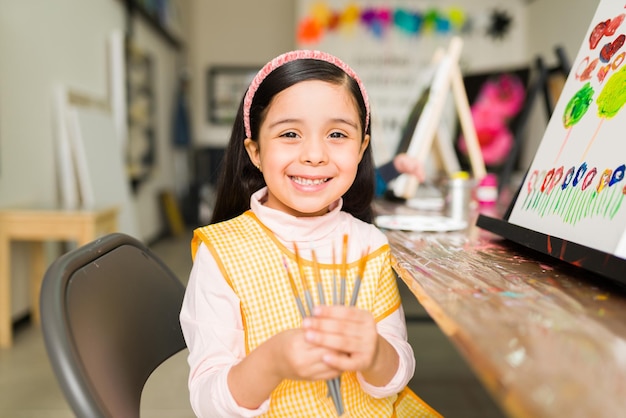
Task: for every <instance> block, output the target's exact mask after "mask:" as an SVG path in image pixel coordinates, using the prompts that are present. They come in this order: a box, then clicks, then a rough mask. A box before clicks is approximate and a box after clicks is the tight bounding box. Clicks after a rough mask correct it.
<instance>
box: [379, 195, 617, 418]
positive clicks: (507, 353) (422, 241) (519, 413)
mask: <svg viewBox="0 0 626 418" xmlns="http://www.w3.org/2000/svg"><path fill="white" fill-rule="evenodd" d="M410 212H411V209H409V208H406V207H404V206H401V205H397V204H385V203H383V204H381V203H380V202H379V203H378V204H377V213H379V214H389V213H404V214H406V213H410ZM385 233H386V234H387V237H388V238H389V242H390V245H391V249H392V255H393V257H392V263H393V265H394V269H395V270H396V271H397V273H398V275H399V276H400V277H401V278H402V280H403V281H404V282H405V283H406V284H407V285H408V287H409V288H410V289H411V290H412V292H413V294H414V295H415V296H416V297H417V299H418V300H419V302H420V303H421V304H422V305H423V306H424V308H425V309H426V310H427V312H428V313H429V315H430V316H431V317H432V318H433V319H434V320H435V322H436V323H437V324H438V326H439V327H440V328H441V329H442V331H443V332H444V333H445V334H446V335H447V336H448V338H450V340H451V341H452V342H453V343H454V344H455V345H456V347H457V348H458V349H459V351H460V352H461V354H462V355H463V356H464V358H465V359H466V361H467V362H468V364H469V365H470V366H471V368H472V369H473V370H474V372H475V373H476V374H477V376H478V377H479V379H480V380H481V381H482V382H483V384H484V385H485V386H486V388H487V389H488V391H489V392H490V393H491V394H492V396H493V397H494V399H495V400H496V402H498V404H499V405H500V407H501V408H502V410H503V411H504V412H505V413H506V414H507V415H508V416H511V417H533V418H537V417H559V418H561V417H620V416H621V417H623V416H626V289H625V288H624V287H620V286H617V285H613V284H612V283H611V282H608V281H607V280H604V279H602V278H600V277H595V276H593V275H592V274H590V273H588V272H586V271H584V270H581V269H577V268H575V267H573V266H570V265H568V264H565V263H562V262H560V261H558V260H555V259H552V258H549V257H547V256H543V255H541V254H539V253H535V252H533V251H531V250H528V249H526V248H523V247H520V246H516V245H515V244H512V243H510V242H509V241H506V240H503V239H501V238H499V237H497V236H495V235H493V234H491V233H489V232H487V231H484V230H482V229H480V228H478V227H476V226H475V225H474V222H473V216H472V215H470V221H469V226H468V228H467V229H465V230H463V231H457V232H443V233H442V232H436V233H434V232H432V233H426V232H405V231H390V230H387V231H385ZM624 274H626V272H624Z"/></svg>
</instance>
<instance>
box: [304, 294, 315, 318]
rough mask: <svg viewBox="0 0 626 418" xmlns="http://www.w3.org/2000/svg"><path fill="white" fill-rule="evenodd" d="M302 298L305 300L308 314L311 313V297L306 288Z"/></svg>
mask: <svg viewBox="0 0 626 418" xmlns="http://www.w3.org/2000/svg"><path fill="white" fill-rule="evenodd" d="M304 300H305V301H306V306H307V308H309V315H313V298H312V297H311V292H309V290H308V289H305V290H304Z"/></svg>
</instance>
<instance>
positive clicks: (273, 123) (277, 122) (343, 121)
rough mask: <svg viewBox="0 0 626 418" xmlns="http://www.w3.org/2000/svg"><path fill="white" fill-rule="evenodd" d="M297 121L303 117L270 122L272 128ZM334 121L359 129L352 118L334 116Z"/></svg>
mask: <svg viewBox="0 0 626 418" xmlns="http://www.w3.org/2000/svg"><path fill="white" fill-rule="evenodd" d="M297 122H301V119H296V118H287V119H279V120H277V121H275V122H272V123H270V124H269V127H270V128H274V127H276V126H278V125H284V124H290V123H297ZM331 122H332V123H340V124H345V125H349V126H351V127H353V128H354V129H358V128H359V125H358V124H357V123H356V122H355V121H353V120H351V119H344V118H333V119H331Z"/></svg>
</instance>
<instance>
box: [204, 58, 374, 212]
mask: <svg viewBox="0 0 626 418" xmlns="http://www.w3.org/2000/svg"><path fill="white" fill-rule="evenodd" d="M306 80H320V81H325V82H329V83H332V84H336V85H345V86H346V87H347V88H348V90H349V91H350V93H351V94H352V96H353V98H354V100H355V103H356V104H357V108H358V112H359V118H360V120H361V126H365V115H366V110H365V102H364V100H363V96H362V94H361V90H360V89H359V86H358V84H357V83H356V81H355V80H354V79H353V78H351V77H350V76H348V75H347V74H346V73H345V72H344V71H343V70H341V69H340V68H339V67H337V66H335V65H334V64H331V63H328V62H326V61H321V60H315V59H300V60H295V61H291V62H288V63H285V64H284V65H282V66H280V67H278V68H276V69H275V70H274V71H272V72H271V73H270V74H269V75H268V76H267V77H266V78H265V80H263V82H262V83H261V85H260V86H259V89H258V90H257V92H256V93H255V95H254V98H253V100H252V106H251V108H250V127H251V131H252V139H253V140H254V141H258V137H259V129H260V126H261V123H262V122H263V119H264V118H265V115H266V114H267V112H266V111H267V108H268V106H269V105H270V103H271V101H272V99H273V98H274V96H276V95H277V94H278V93H280V92H281V91H283V90H285V89H286V88H288V87H291V86H293V85H294V84H296V83H299V82H301V81H306ZM370 132H371V129H370V127H369V126H368V128H367V131H366V132H363V137H362V138H361V140H363V138H364V136H365V135H367V134H370ZM245 138H246V134H245V130H244V124H243V98H242V100H241V103H240V104H239V110H238V111H237V116H236V118H235V122H234V123H233V129H232V132H231V135H230V141H229V142H228V146H227V148H226V153H225V154H224V159H223V160H222V163H221V166H220V174H219V178H218V183H217V191H216V201H215V207H214V209H213V215H212V218H211V223H216V222H221V221H225V220H227V219H231V218H234V217H235V216H238V215H240V214H242V213H243V212H245V211H246V210H248V209H250V197H251V196H252V194H253V193H254V192H256V191H257V190H259V189H261V188H262V187H264V186H265V180H264V179H263V174H262V173H261V172H260V171H259V170H258V169H257V168H256V167H255V166H254V165H253V164H252V161H250V158H249V157H248V153H247V152H246V149H245V147H244V139H245ZM373 198H374V160H373V158H372V141H371V140H370V143H369V145H368V146H367V148H366V149H365V152H364V153H363V158H361V162H360V163H359V166H358V170H357V174H356V178H355V179H354V182H353V183H352V186H350V189H348V191H347V192H346V193H345V194H344V195H343V207H342V210H343V211H345V212H348V213H350V214H352V215H353V216H354V217H356V218H358V219H361V220H363V221H365V222H371V221H372V199H373Z"/></svg>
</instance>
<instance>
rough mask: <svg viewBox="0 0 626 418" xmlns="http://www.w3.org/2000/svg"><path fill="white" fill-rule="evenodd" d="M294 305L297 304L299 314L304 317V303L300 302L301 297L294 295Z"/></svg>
mask: <svg viewBox="0 0 626 418" xmlns="http://www.w3.org/2000/svg"><path fill="white" fill-rule="evenodd" d="M296 305H298V311H300V315H302V317H303V318H304V317H305V316H306V311H305V310H304V305H303V304H302V299H300V297H298V296H296Z"/></svg>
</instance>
